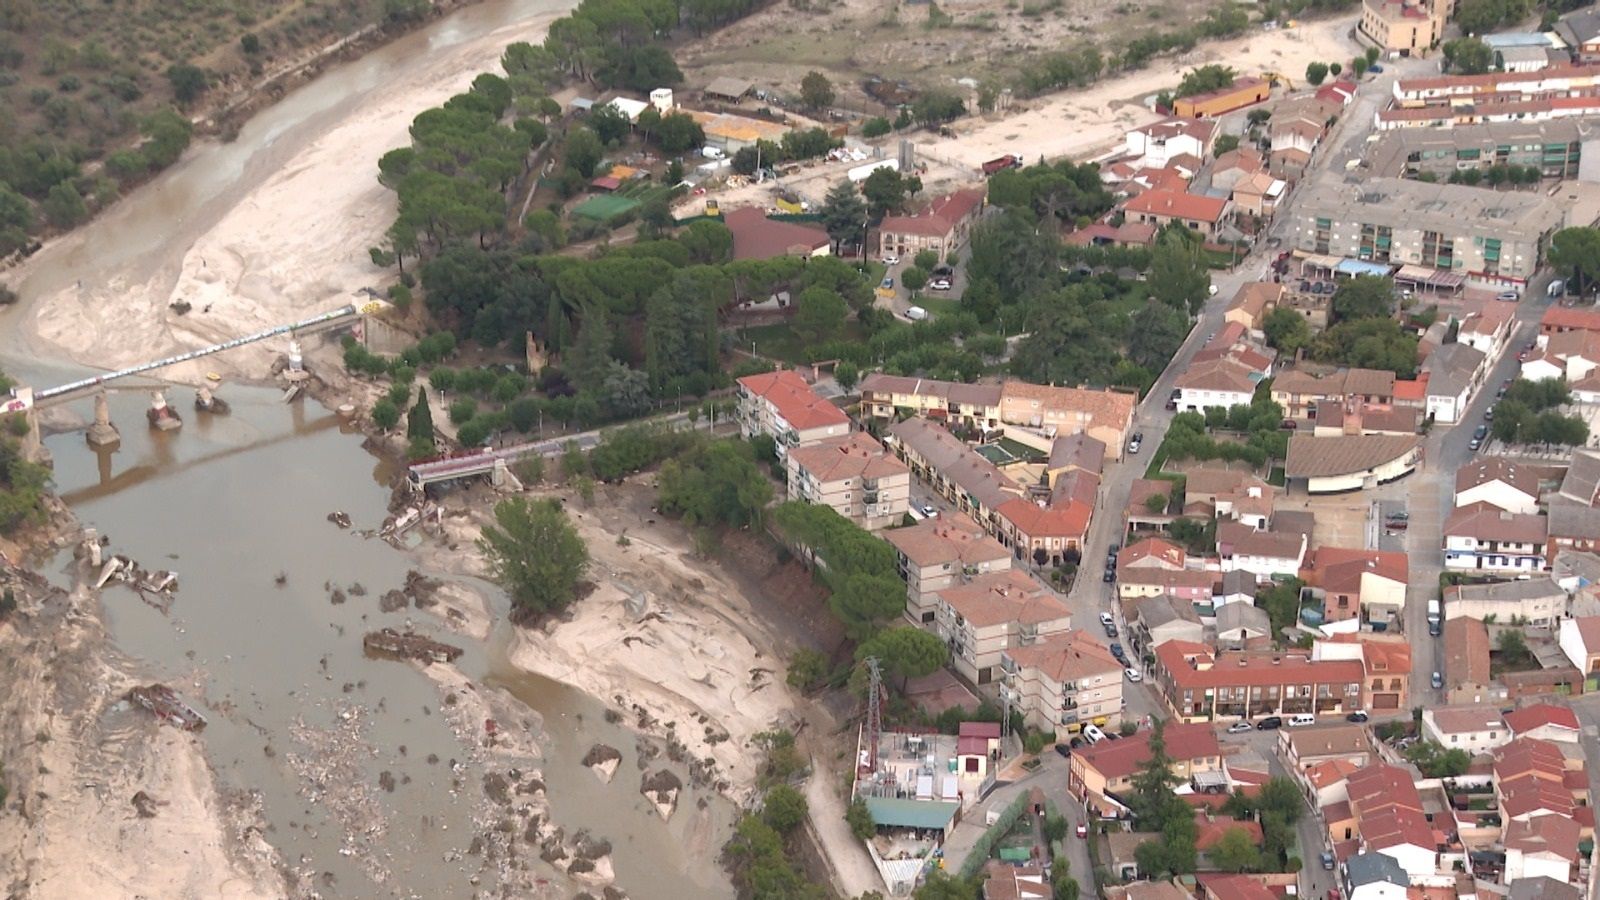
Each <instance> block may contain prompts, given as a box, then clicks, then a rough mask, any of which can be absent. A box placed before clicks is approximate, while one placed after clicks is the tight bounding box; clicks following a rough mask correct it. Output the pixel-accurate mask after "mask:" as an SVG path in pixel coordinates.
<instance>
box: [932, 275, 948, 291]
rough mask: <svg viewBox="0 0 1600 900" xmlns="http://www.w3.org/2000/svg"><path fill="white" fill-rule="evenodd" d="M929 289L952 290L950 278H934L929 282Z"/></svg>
mask: <svg viewBox="0 0 1600 900" xmlns="http://www.w3.org/2000/svg"><path fill="white" fill-rule="evenodd" d="M928 290H930V291H948V290H950V279H948V278H935V279H934V280H932V281H930V282H928Z"/></svg>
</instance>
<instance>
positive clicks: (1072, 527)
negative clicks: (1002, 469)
mask: <svg viewBox="0 0 1600 900" xmlns="http://www.w3.org/2000/svg"><path fill="white" fill-rule="evenodd" d="M1093 511H1094V510H1093V508H1091V507H1090V506H1089V505H1088V504H1087V503H1084V502H1083V501H1081V500H1071V499H1069V500H1067V501H1065V502H1062V503H1053V504H1051V505H1049V506H1040V505H1039V504H1037V503H1034V502H1033V501H1031V500H1024V499H1022V498H1021V497H1017V498H1015V499H1012V500H1007V501H1006V502H1004V503H1002V504H1000V505H999V506H997V507H995V508H994V512H995V515H997V516H1000V517H1001V518H1003V519H1005V520H1006V521H1007V522H1010V523H1011V524H1012V526H1013V527H1015V528H1016V529H1017V531H1018V532H1020V533H1022V534H1023V535H1026V536H1027V537H1029V538H1056V537H1059V538H1077V539H1079V540H1080V541H1081V540H1082V539H1083V536H1084V534H1085V533H1087V532H1088V530H1089V516H1090V514H1091V513H1092V512H1093Z"/></svg>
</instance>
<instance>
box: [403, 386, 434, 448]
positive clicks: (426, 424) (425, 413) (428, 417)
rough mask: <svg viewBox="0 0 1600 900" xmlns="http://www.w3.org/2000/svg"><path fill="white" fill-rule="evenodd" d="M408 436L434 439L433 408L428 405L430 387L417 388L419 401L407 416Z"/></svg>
mask: <svg viewBox="0 0 1600 900" xmlns="http://www.w3.org/2000/svg"><path fill="white" fill-rule="evenodd" d="M406 437H408V438H410V439H411V440H412V441H413V442H415V441H419V440H420V441H429V442H432V441H433V410H432V409H430V408H429V407H428V389H427V388H418V389H417V403H416V405H415V406H413V407H411V413H410V414H409V415H407V416H406Z"/></svg>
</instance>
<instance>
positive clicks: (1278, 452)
mask: <svg viewBox="0 0 1600 900" xmlns="http://www.w3.org/2000/svg"><path fill="white" fill-rule="evenodd" d="M1282 424H1283V407H1281V406H1279V405H1278V404H1277V403H1275V402H1273V400H1272V396H1271V393H1270V391H1269V390H1268V389H1267V388H1265V387H1263V388H1261V389H1258V390H1257V391H1256V395H1255V396H1254V397H1253V398H1251V400H1250V403H1249V405H1245V404H1242V403H1240V404H1235V405H1234V406H1231V407H1228V408H1227V409H1223V408H1222V407H1220V406H1213V407H1210V408H1208V409H1207V410H1206V411H1205V413H1204V414H1203V415H1202V414H1201V413H1196V412H1181V413H1178V414H1177V415H1176V416H1173V417H1172V425H1171V426H1170V427H1169V428H1168V429H1167V436H1166V439H1165V440H1164V441H1162V444H1161V448H1162V450H1163V451H1164V452H1165V453H1166V455H1167V459H1177V460H1182V459H1196V460H1210V459H1220V460H1224V461H1227V462H1238V461H1243V462H1247V463H1249V464H1250V465H1251V466H1254V467H1255V468H1258V469H1259V468H1261V467H1263V466H1265V465H1267V463H1268V461H1270V460H1274V459H1283V458H1284V457H1285V456H1286V455H1287V454H1288V452H1289V435H1288V433H1287V432H1285V431H1284V430H1283V429H1282V428H1281V427H1279V426H1281V425H1282ZM1213 430H1227V431H1233V432H1238V433H1240V434H1243V435H1246V439H1245V441H1244V442H1243V443H1240V442H1238V441H1219V440H1216V439H1215V438H1213V437H1212V436H1211V435H1210V433H1209V432H1211V431H1213Z"/></svg>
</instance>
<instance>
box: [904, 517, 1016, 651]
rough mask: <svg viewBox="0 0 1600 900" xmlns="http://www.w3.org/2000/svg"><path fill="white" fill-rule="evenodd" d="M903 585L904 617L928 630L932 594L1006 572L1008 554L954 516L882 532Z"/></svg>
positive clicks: (964, 519)
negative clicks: (982, 576) (890, 549)
mask: <svg viewBox="0 0 1600 900" xmlns="http://www.w3.org/2000/svg"><path fill="white" fill-rule="evenodd" d="M883 539H884V540H886V541H888V542H889V543H890V544H891V545H892V546H893V547H894V551H895V558H896V563H897V566H896V567H897V569H898V570H899V572H900V577H901V578H904V579H905V582H906V618H907V619H908V620H910V621H911V623H912V624H913V625H918V626H921V627H923V628H933V627H934V624H933V622H934V618H935V614H936V611H937V609H938V593H939V592H940V591H942V590H944V589H945V588H948V587H951V586H953V585H956V584H961V583H963V582H964V581H966V580H967V579H969V578H976V577H978V576H980V575H987V574H989V573H991V572H1004V571H1006V570H1007V569H1010V568H1011V553H1010V552H1009V551H1008V550H1006V548H1005V547H1002V546H1000V542H999V541H996V540H995V539H994V538H992V537H989V536H988V535H987V534H986V533H984V531H983V529H982V528H979V527H978V524H977V523H976V522H974V521H972V519H971V518H970V517H968V516H965V515H962V514H960V513H954V514H951V515H944V516H940V517H938V518H935V519H928V520H926V521H923V522H920V523H918V524H916V525H913V526H911V527H909V528H891V529H889V530H888V531H885V532H884V533H883Z"/></svg>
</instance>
